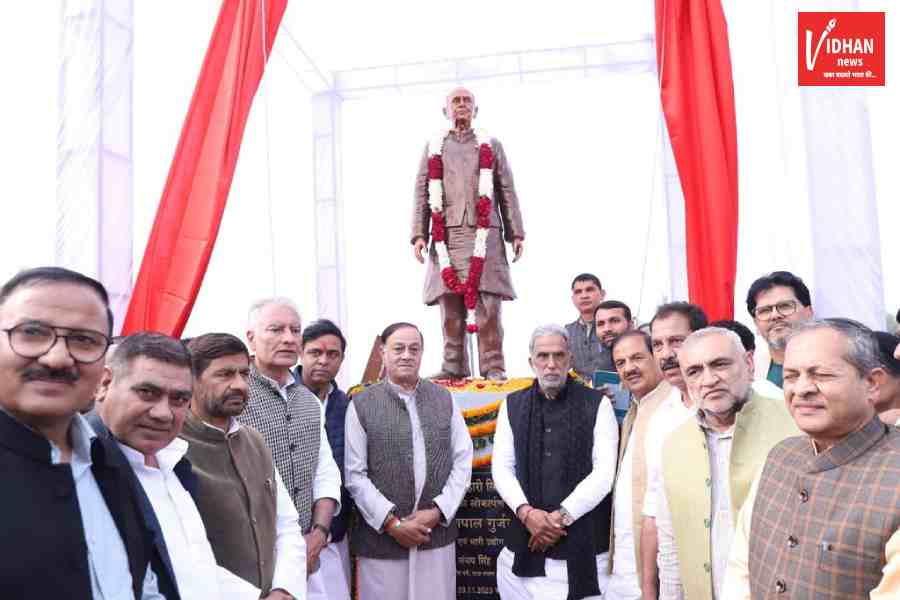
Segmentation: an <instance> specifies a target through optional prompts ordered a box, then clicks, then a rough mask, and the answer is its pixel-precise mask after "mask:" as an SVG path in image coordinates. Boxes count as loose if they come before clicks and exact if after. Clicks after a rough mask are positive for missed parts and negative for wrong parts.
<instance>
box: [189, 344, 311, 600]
mask: <svg viewBox="0 0 900 600" xmlns="http://www.w3.org/2000/svg"><path fill="white" fill-rule="evenodd" d="M188 350H189V351H190V353H191V361H192V363H193V371H194V378H195V379H194V396H193V399H192V400H191V410H190V413H189V414H188V417H187V419H186V420H185V422H184V427H183V428H182V431H181V436H180V437H181V438H183V439H184V440H186V441H187V442H188V444H189V446H188V453H187V457H188V459H189V460H190V461H191V465H192V466H193V472H194V474H195V475H196V476H197V479H198V480H199V485H198V488H199V490H198V492H197V495H196V498H195V499H196V501H197V508H198V509H199V511H200V516H201V517H203V523H204V525H206V531H207V534H208V535H209V541H210V544H211V545H212V549H213V552H214V553H215V555H216V561H217V562H218V563H219V565H221V566H223V567H225V568H226V569H228V570H229V571H231V572H232V573H235V574H236V575H238V576H240V577H242V578H243V579H246V580H247V581H249V582H250V583H252V584H253V585H254V586H256V587H258V588H260V589H261V590H262V591H263V593H264V594H265V596H264V597H265V598H266V600H288V599H290V598H305V597H306V572H305V571H304V569H303V567H304V566H305V565H306V544H305V543H304V541H303V534H302V533H301V531H300V525H299V524H298V523H297V509H295V508H294V503H293V502H291V497H290V495H289V494H288V492H287V490H286V489H285V487H284V483H283V482H282V481H281V476H280V475H279V474H278V471H277V470H276V469H275V466H274V463H273V460H272V453H271V452H270V451H269V449H268V448H267V447H266V442H265V440H263V439H262V436H261V435H260V434H259V432H257V431H256V430H254V429H253V428H252V427H247V426H246V425H242V424H241V423H239V422H238V421H237V419H236V418H235V417H237V415H239V414H241V412H243V410H244V407H245V406H246V405H247V397H248V384H247V382H248V379H249V378H250V353H249V352H248V350H247V347H246V346H245V345H244V342H242V341H241V340H240V339H238V338H237V337H235V336H233V335H231V334H228V333H207V334H204V335H201V336H199V337H195V338H193V339H192V340H191V341H190V342H189V343H188Z"/></svg>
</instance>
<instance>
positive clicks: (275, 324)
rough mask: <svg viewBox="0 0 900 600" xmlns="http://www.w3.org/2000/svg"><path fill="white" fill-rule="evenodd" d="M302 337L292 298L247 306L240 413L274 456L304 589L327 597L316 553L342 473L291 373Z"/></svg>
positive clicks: (324, 539)
mask: <svg viewBox="0 0 900 600" xmlns="http://www.w3.org/2000/svg"><path fill="white" fill-rule="evenodd" d="M300 340H301V327H300V312H299V311H298V310H297V306H296V305H295V304H294V303H293V302H292V301H291V300H290V299H288V298H267V299H264V300H260V301H258V302H255V303H254V304H253V305H252V306H251V307H250V311H249V314H248V323H247V341H248V342H249V346H250V351H251V353H252V354H253V360H252V361H251V362H250V379H249V383H250V392H249V396H250V399H249V401H248V402H247V406H246V408H245V409H244V412H242V413H241V414H240V415H238V417H237V419H238V420H239V421H240V422H241V423H243V424H244V425H249V426H251V427H253V428H254V429H256V430H257V431H258V432H259V433H261V434H262V436H263V439H264V440H266V445H267V446H268V447H269V450H270V451H271V452H272V456H273V457H274V458H275V467H276V468H277V469H278V472H279V474H280V475H281V478H282V480H283V481H284V483H285V486H286V487H287V489H288V493H290V495H291V499H292V500H293V502H294V507H295V508H296V509H297V514H298V515H299V521H298V522H299V523H300V529H301V530H302V531H303V533H304V536H303V537H304V540H305V541H306V568H307V573H309V574H310V575H309V579H308V580H307V596H308V597H309V598H310V599H311V600H316V599H324V598H327V593H326V586H325V582H324V580H323V578H322V574H321V572H320V571H319V568H318V567H319V555H320V554H321V552H322V550H323V549H324V548H325V547H326V546H327V544H328V540H329V537H330V535H331V519H332V518H333V517H334V516H335V515H336V514H338V513H339V512H340V509H341V504H340V498H341V474H340V471H339V470H338V467H337V464H336V463H335V462H334V456H333V455H332V453H331V445H330V444H329V443H328V437H327V435H326V433H325V424H324V420H323V419H322V409H321V407H320V403H319V401H318V400H317V399H316V397H315V396H314V395H313V393H312V392H310V391H309V390H308V389H307V388H306V387H305V386H304V385H303V384H302V382H301V381H300V380H299V379H298V378H297V377H296V376H295V374H294V366H295V365H296V364H297V361H298V359H299V357H300Z"/></svg>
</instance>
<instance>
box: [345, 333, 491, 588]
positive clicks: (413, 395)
mask: <svg viewBox="0 0 900 600" xmlns="http://www.w3.org/2000/svg"><path fill="white" fill-rule="evenodd" d="M382 344H383V354H384V362H385V368H386V371H387V379H386V380H385V381H382V382H380V383H378V384H376V385H374V386H371V387H370V388H367V389H366V390H364V391H363V392H360V394H359V395H357V397H356V398H354V400H353V402H351V404H350V406H349V407H348V409H347V420H346V429H345V450H346V452H345V455H346V459H345V460H346V464H345V473H346V477H347V481H346V486H347V489H348V490H349V491H350V494H351V495H352V496H353V499H354V501H355V502H356V506H357V509H358V510H359V516H360V517H362V519H363V520H364V521H365V524H357V526H356V527H355V528H354V530H353V532H351V544H353V545H354V548H355V549H356V552H357V554H358V556H359V557H358V563H357V568H358V571H357V576H358V592H359V598H360V600H380V599H382V598H390V599H391V600H419V599H423V600H424V599H426V598H427V599H428V600H453V599H455V598H456V544H455V539H454V538H455V525H454V517H455V515H456V510H457V509H458V508H459V505H460V504H461V503H462V500H463V497H464V496H465V493H466V490H467V489H468V486H469V481H470V478H471V475H472V454H473V450H472V441H471V439H470V437H469V434H468V430H467V429H466V425H465V421H464V420H463V417H462V413H461V412H460V411H459V410H458V409H457V408H456V407H455V406H454V405H453V404H452V399H450V398H449V392H447V391H446V390H444V389H443V388H438V386H435V385H434V384H432V383H431V382H429V381H425V380H420V379H419V378H418V370H419V364H420V362H421V352H422V338H421V335H420V333H419V331H418V330H417V329H416V328H414V327H413V326H410V325H406V324H400V326H391V327H388V328H387V329H386V330H385V333H384V334H382ZM425 394H427V395H428V396H429V401H428V402H427V403H425V402H422V400H423V398H424V396H423V395H425ZM445 394H446V396H444V395H445ZM435 395H437V396H438V397H441V402H442V403H443V402H446V401H449V402H450V403H451V404H450V406H451V409H450V410H452V413H451V414H450V415H448V419H449V439H444V440H435V441H434V442H432V444H429V443H428V440H427V439H426V438H428V436H429V428H428V426H427V425H426V424H425V421H428V422H429V423H430V422H433V421H434V418H433V417H432V416H431V414H430V413H431V411H432V410H433V408H432V407H433V406H434V405H436V404H439V403H438V401H436V400H434V399H433V397H434V396H435ZM382 398H383V399H384V402H385V403H386V404H385V405H386V406H397V401H398V400H399V402H402V406H401V407H398V408H399V411H400V413H405V414H407V415H408V417H409V433H410V434H411V442H412V443H411V445H412V457H411V458H412V474H413V477H412V482H409V483H412V487H413V493H412V497H413V498H414V501H413V502H412V505H413V506H414V507H416V510H414V511H413V512H411V513H409V514H407V513H406V511H405V510H402V509H401V508H400V505H401V503H402V501H401V500H399V499H397V498H393V497H388V495H386V493H385V491H384V490H383V489H379V487H378V485H376V483H377V482H383V481H386V480H390V479H394V480H396V479H397V477H396V476H395V477H393V478H392V477H388V478H387V479H383V476H384V473H383V471H385V470H388V471H390V469H391V468H392V467H391V466H387V465H386V464H385V460H387V461H389V462H390V463H392V464H394V463H395V462H396V463H404V462H405V461H404V459H403V457H402V456H394V457H387V456H383V457H382V458H378V457H373V455H372V453H373V452H378V451H379V450H380V446H382V444H383V443H384V440H383V439H382V438H381V436H382V435H383V434H384V433H385V431H384V430H381V429H380V430H379V433H378V434H375V433H374V431H375V429H374V428H375V426H376V425H375V423H374V422H373V421H367V424H364V423H363V422H361V419H360V413H359V411H358V410H357V406H360V407H363V406H365V407H369V406H372V403H374V402H379V401H381V399H382ZM366 403H369V404H366ZM441 405H443V404H441ZM423 410H424V411H427V412H428V413H429V414H424V413H423V412H422V411H423ZM397 414H399V413H397ZM377 418H378V419H379V420H381V419H382V415H381V414H380V413H379V415H378V417H377ZM390 418H391V417H390V416H387V417H385V419H390ZM432 431H434V430H432ZM437 431H438V432H439V431H440V429H438V430H437ZM370 434H371V435H376V436H377V437H378V440H377V442H376V445H375V446H373V445H372V442H371V441H370V439H369V436H370ZM388 435H390V433H388ZM432 439H434V436H432ZM434 447H441V448H444V451H445V454H446V456H445V457H444V458H443V459H442V460H434V459H431V458H429V452H431V453H434V452H437V450H434ZM448 460H449V461H451V462H452V466H451V465H446V462H447V461H448ZM437 463H443V464H445V465H446V466H447V468H448V469H449V473H448V474H447V475H446V478H445V479H444V480H443V482H439V483H438V484H437V486H438V487H435V486H434V484H432V486H431V487H432V488H434V489H433V490H432V491H438V490H439V493H437V494H436V495H435V494H427V492H426V487H427V486H426V484H427V482H429V481H432V479H433V477H434V473H429V468H430V467H432V465H433V464H437ZM381 485H382V487H385V484H384V483H382V484H381ZM397 485H398V486H399V487H400V488H403V487H404V485H406V484H405V482H401V483H398V484H397ZM423 494H425V495H432V496H433V497H432V498H430V499H428V498H426V497H425V496H424V495H423ZM366 527H368V528H369V529H365V528H366ZM439 528H444V530H443V531H441V530H439ZM451 528H454V529H453V530H452V531H453V533H449V531H451ZM439 536H441V539H442V540H444V541H446V540H449V543H445V544H444V545H441V546H440V547H435V548H429V549H423V548H420V546H422V545H423V544H428V545H430V544H431V542H432V537H434V538H436V539H437V538H438V537H439ZM365 539H368V540H370V543H369V544H368V545H366V543H365ZM357 544H361V545H360V546H358V545H357ZM384 548H387V551H388V553H389V554H391V556H392V557H393V558H379V557H374V556H371V555H372V554H380V553H381V552H379V549H384ZM404 548H405V550H404Z"/></svg>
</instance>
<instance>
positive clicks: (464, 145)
mask: <svg viewBox="0 0 900 600" xmlns="http://www.w3.org/2000/svg"><path fill="white" fill-rule="evenodd" d="M477 113H478V107H477V106H476V104H475V96H474V95H473V94H472V92H470V91H469V90H467V89H465V88H457V89H455V90H453V91H451V92H450V93H449V94H448V95H447V102H446V106H445V107H444V116H445V117H447V119H448V120H449V121H450V125H451V129H450V130H449V131H444V132H442V136H443V141H442V146H441V148H429V147H426V148H425V152H424V154H423V156H422V161H421V163H420V164H419V172H418V175H417V176H416V190H415V202H414V205H413V216H412V235H411V236H410V241H411V243H412V244H413V247H414V251H415V256H416V259H417V260H418V261H419V262H421V263H424V262H425V256H424V253H423V252H424V250H425V249H426V247H427V246H428V242H429V237H431V238H434V236H435V231H432V227H431V225H432V209H431V207H430V206H429V193H428V192H429V187H430V186H429V158H431V156H432V155H434V154H438V155H439V157H440V162H441V166H442V168H441V169H440V172H441V173H442V176H443V177H442V188H443V203H442V205H443V210H442V213H443V217H444V224H445V230H444V231H445V237H446V249H447V253H448V254H449V260H450V265H451V266H452V267H453V269H454V270H455V272H456V276H457V278H458V279H459V281H460V282H461V283H463V284H465V283H466V280H467V279H468V277H469V266H470V264H471V259H472V255H473V253H474V250H475V239H476V231H477V222H478V214H477V208H476V205H477V201H478V199H479V193H480V192H479V176H480V169H479V157H480V149H479V146H480V145H481V144H490V149H491V151H492V154H493V181H492V184H493V194H492V197H491V206H490V213H489V224H490V227H489V230H488V234H487V240H486V244H485V250H484V268H483V271H482V274H481V279H480V282H479V285H478V294H477V295H478V298H477V305H476V307H475V324H476V325H477V326H478V360H479V369H480V371H481V375H482V376H484V377H487V378H488V379H505V378H506V372H505V369H506V368H505V364H504V361H503V326H502V324H501V322H500V320H501V319H500V303H501V302H502V301H503V300H513V299H515V297H516V293H515V291H514V290H513V286H512V278H511V277H510V273H509V264H508V263H507V260H506V247H505V246H504V244H503V242H504V240H505V241H506V242H508V243H510V244H512V248H513V252H514V258H513V262H515V261H516V260H518V259H519V257H520V256H521V255H522V250H523V248H524V243H523V240H524V239H525V230H524V227H523V226H522V214H521V212H520V211H519V200H518V198H517V196H516V191H515V187H514V185H513V177H512V171H511V170H510V167H509V162H508V161H507V159H506V154H505V152H504V151H503V146H502V145H501V144H500V142H499V141H498V140H496V139H494V138H487V137H486V136H484V134H481V133H479V134H476V132H475V131H474V130H473V129H472V119H474V118H475V115H476V114H477ZM482 138H485V139H482ZM436 144H437V142H431V143H430V145H436ZM485 185H486V184H485V183H483V182H482V183H481V186H482V188H483V187H484V186H485ZM488 187H490V186H488ZM432 189H434V188H432ZM433 202H434V199H432V203H433ZM436 241H437V240H434V239H431V242H432V243H431V248H430V252H429V256H428V271H427V274H426V276H425V291H424V297H423V299H424V301H425V304H427V305H429V306H431V305H434V304H438V305H440V307H441V319H442V321H443V332H444V360H443V366H442V368H441V372H440V373H439V374H438V375H437V376H436V377H441V378H462V377H466V376H468V375H470V373H469V366H468V360H467V351H466V348H465V345H464V343H463V340H464V337H465V333H466V306H465V304H464V297H463V295H461V294H459V293H454V292H453V291H451V290H449V289H448V288H447V285H446V283H445V281H444V279H443V278H442V276H441V267H440V266H439V259H438V249H437V248H436V244H435V242H436ZM472 375H474V374H472Z"/></svg>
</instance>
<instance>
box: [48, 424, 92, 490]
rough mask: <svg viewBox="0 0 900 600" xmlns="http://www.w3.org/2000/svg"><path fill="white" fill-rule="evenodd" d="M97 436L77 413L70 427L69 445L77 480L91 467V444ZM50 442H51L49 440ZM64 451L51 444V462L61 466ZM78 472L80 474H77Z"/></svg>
mask: <svg viewBox="0 0 900 600" xmlns="http://www.w3.org/2000/svg"><path fill="white" fill-rule="evenodd" d="M96 437H97V434H96V433H94V429H93V428H92V427H91V424H90V423H88V422H87V419H85V418H84V417H83V416H82V415H81V414H79V413H75V416H74V417H72V423H71V424H70V425H69V443H71V444H72V461H71V462H72V471H73V473H74V475H75V477H76V479H77V477H78V475H79V473H80V472H81V471H83V470H84V469H87V468H89V467H90V466H91V464H92V461H91V443H93V441H94V438H96ZM48 442H49V440H48ZM61 458H62V451H61V450H60V449H59V446H57V445H56V444H54V443H53V442H50V462H52V463H53V464H55V465H56V464H59V462H60V459H61ZM75 471H78V472H75Z"/></svg>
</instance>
